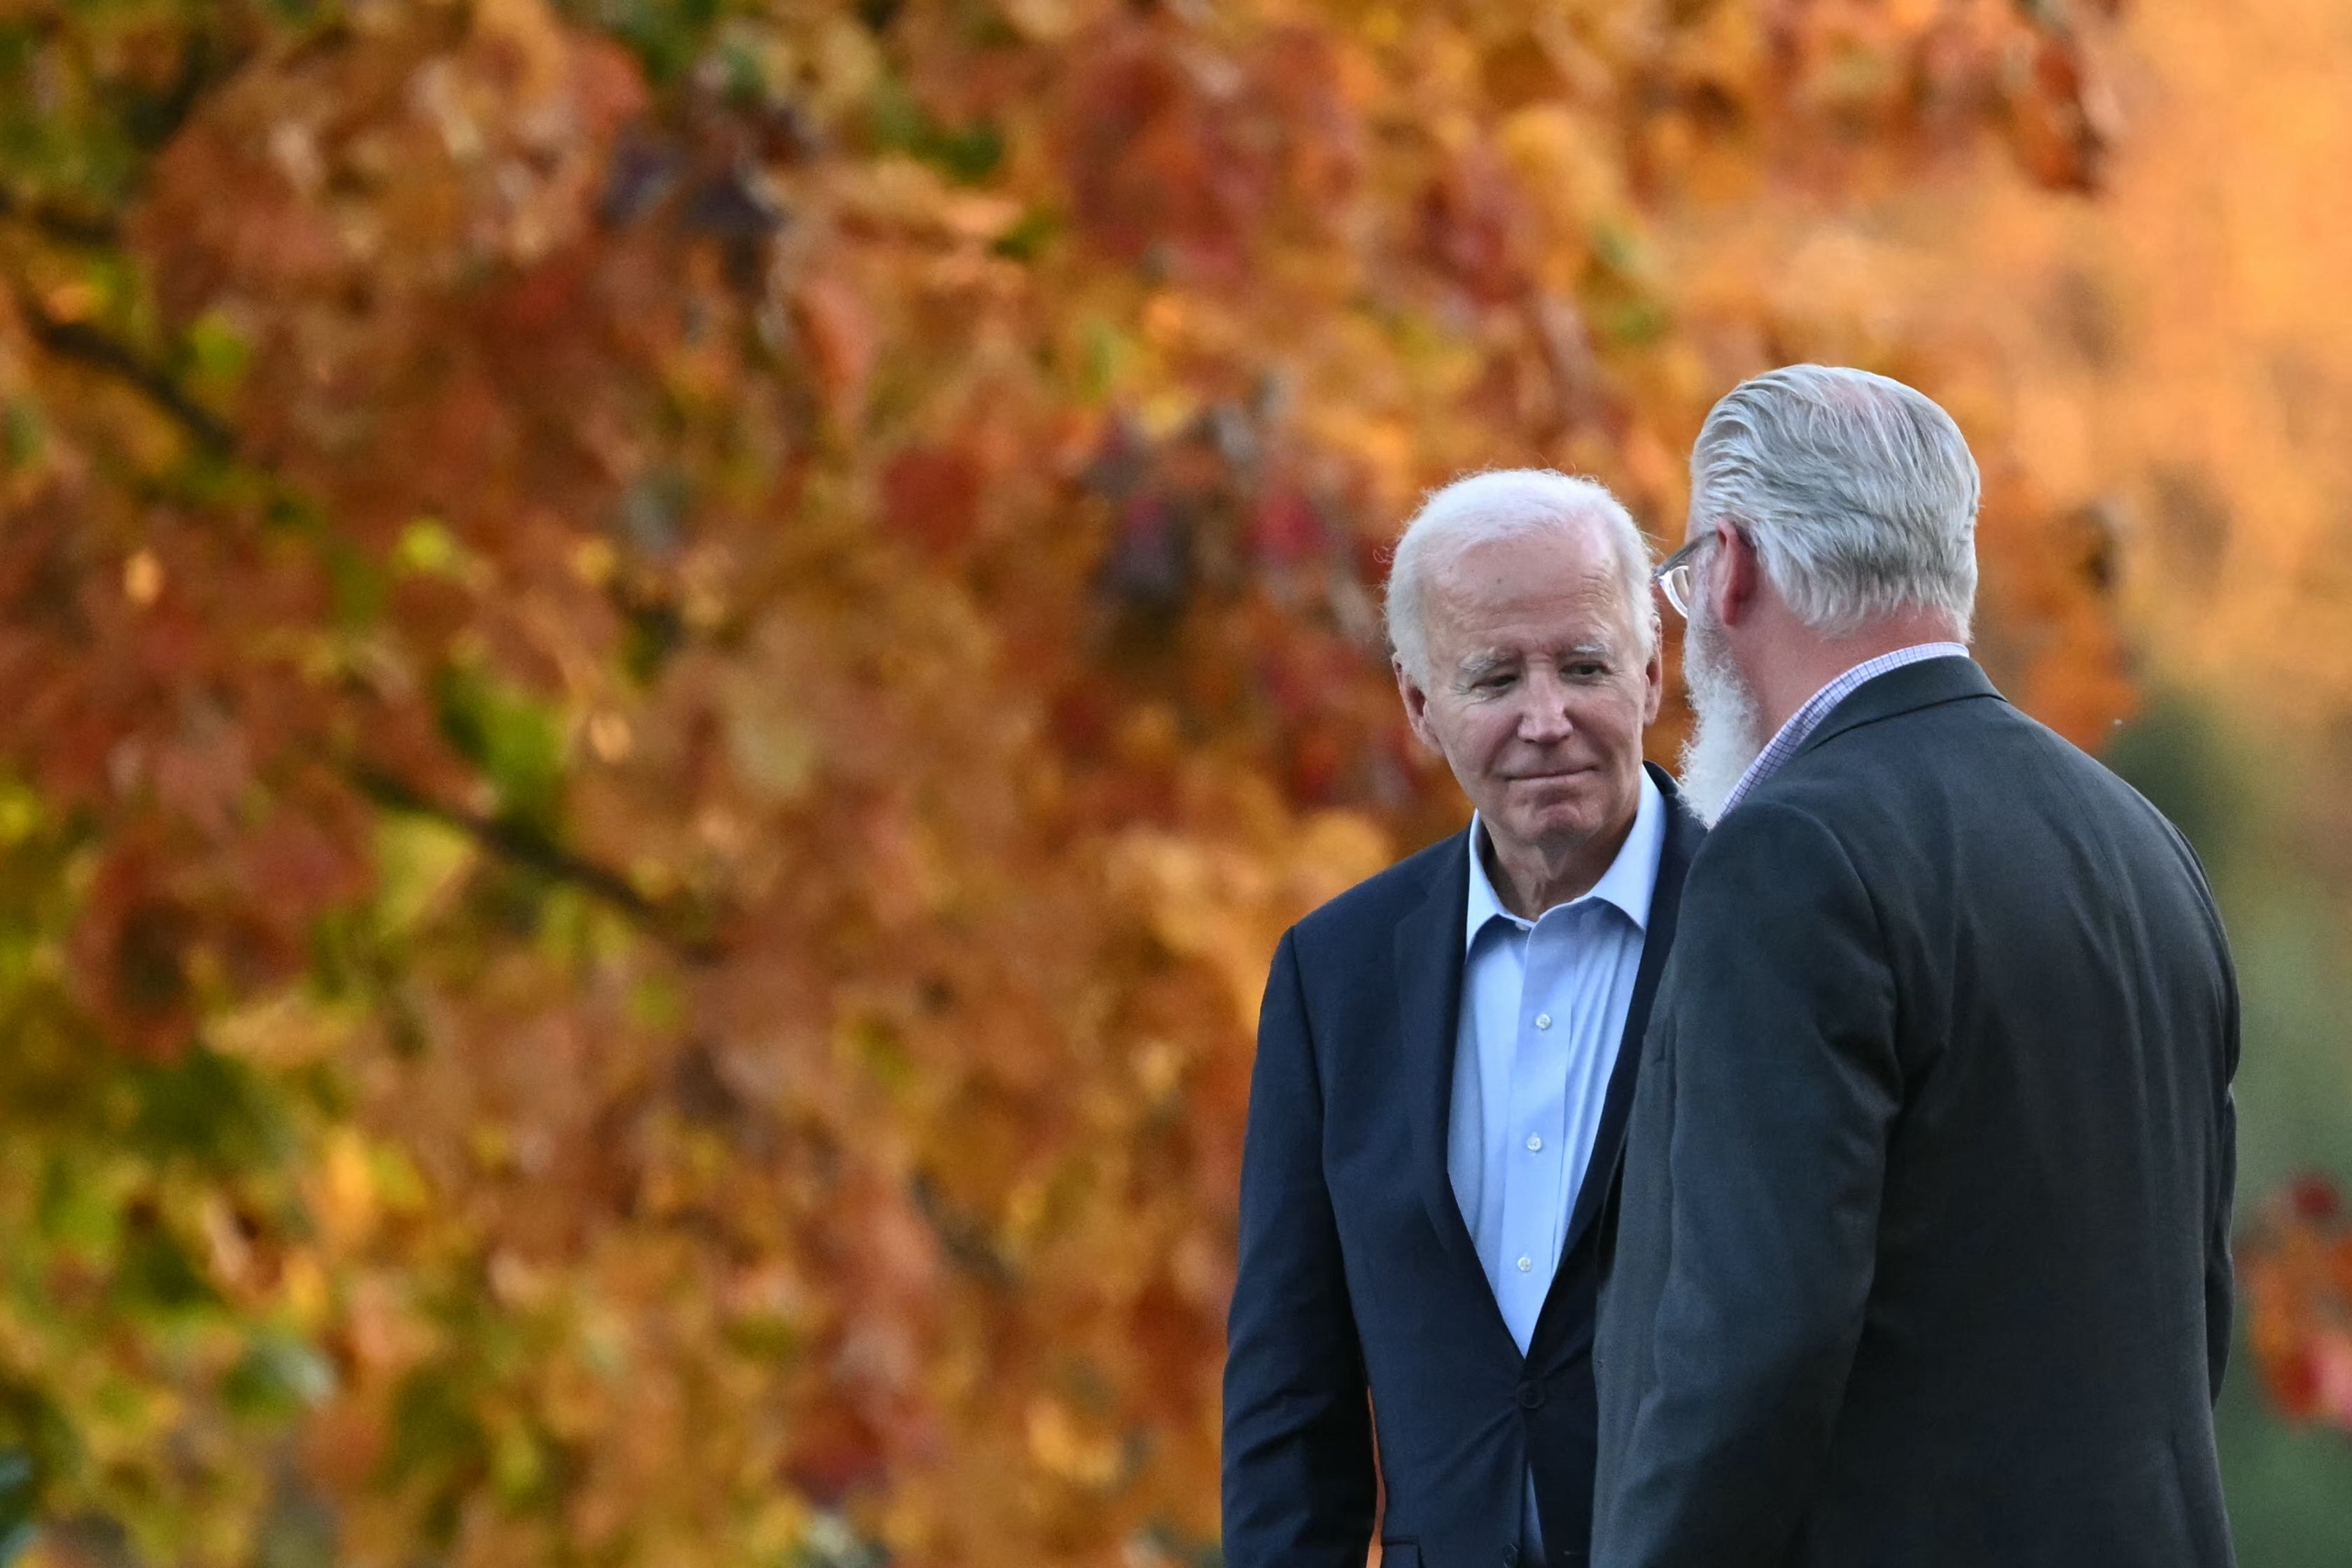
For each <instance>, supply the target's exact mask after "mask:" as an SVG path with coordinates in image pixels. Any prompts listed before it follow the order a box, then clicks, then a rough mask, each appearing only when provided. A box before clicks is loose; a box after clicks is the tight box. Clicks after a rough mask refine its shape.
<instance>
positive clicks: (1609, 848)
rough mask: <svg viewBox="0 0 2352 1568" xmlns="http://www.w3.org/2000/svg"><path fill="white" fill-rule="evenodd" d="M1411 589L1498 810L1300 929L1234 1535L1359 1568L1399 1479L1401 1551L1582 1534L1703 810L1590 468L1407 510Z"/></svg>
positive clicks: (1466, 760) (1263, 1195)
mask: <svg viewBox="0 0 2352 1568" xmlns="http://www.w3.org/2000/svg"><path fill="white" fill-rule="evenodd" d="M1388 622H1389V634H1390V640H1391V644H1392V645H1393V647H1394V649H1395V668H1396V677H1397V687H1398V690H1399V691H1400V693H1401V694H1402V698H1403V700H1404V706H1405V711H1406V713H1407V715H1408V716H1409V718H1410V719H1411V721H1412V728H1413V731H1414V733H1415V734H1416V735H1418V736H1419V737H1420V739H1421V740H1422V742H1423V743H1424V744H1426V745H1428V746H1429V747H1430V748H1431V749H1432V750H1433V751H1435V752H1438V753H1440V754H1442V755H1443V756H1444V758H1445V760H1446V763H1448V765H1449V766H1450V767H1451V768H1452V770H1453V772H1454V777H1455V779H1456V780H1457V781H1459V783H1460V784H1461V786H1462V789H1463V792H1464V794H1465V795H1468V796H1469V798H1470V801H1471V804H1472V805H1474V806H1475V816H1473V817H1472V819H1471V825H1470V826H1469V827H1468V829H1467V830H1465V831H1464V832H1462V833H1458V834H1455V835H1454V836H1453V837H1450V838H1447V839H1445V840H1444V841H1443V842H1441V843H1438V844H1436V845H1433V846H1432V847H1429V848H1427V849H1424V850H1423V851H1422V852H1421V853H1419V854H1417V855H1414V856H1412V858H1409V859H1407V860H1405V861H1403V862H1402V863H1401V864H1399V865H1397V866H1394V867H1392V868H1390V869H1389V870H1387V871H1384V872H1382V873H1381V875H1379V876H1377V877H1374V878H1372V879H1370V880H1369V881H1367V882H1364V883H1363V884H1361V885H1360V886H1359V887H1357V888H1355V889H1351V890H1350V891H1349V892H1347V893H1345V894H1343V895H1341V896H1340V897H1339V898H1338V899H1336V900H1332V901H1331V902H1330V903H1328V904H1327V905H1325V906H1324V907H1323V908H1322V909H1320V910H1316V911H1315V912H1314V913H1313V914H1311V915H1309V916H1307V918H1306V919H1305V920H1303V921H1300V922H1299V923H1298V924H1297V926H1296V927H1294V928H1293V929H1292V930H1291V931H1289V933H1288V934H1286V936H1285V937H1284V938H1283V941H1282V943H1281V946H1280V947H1279V949H1278V950H1277V951H1276V954H1275V958H1274V965H1273V973H1272V974H1271V976H1270V977H1269V979H1268V981H1267V984H1266V993H1265V1011H1264V1014H1263V1016H1262V1017H1261V1020H1260V1023H1259V1026H1258V1054H1257V1063H1256V1068H1255V1077H1254V1079H1253V1082H1252V1088H1251V1095H1250V1112H1249V1131H1248V1139H1247V1143H1246V1148H1245V1152H1244V1160H1243V1170H1242V1200H1241V1258H1240V1271H1239V1274H1238V1277H1237V1279H1236V1283H1235V1286H1234V1301H1233V1310H1232V1314H1231V1317H1230V1320H1229V1331H1228V1337H1229V1349H1228V1352H1227V1359H1226V1364H1225V1408H1224V1554H1225V1561H1226V1563H1229V1564H1231V1565H1232V1568H1361V1564H1362V1563H1363V1561H1364V1556H1365V1552H1366V1550H1367V1547H1368V1545H1369V1543H1370V1536H1371V1532H1372V1528H1373V1520H1374V1510H1375V1499H1376V1497H1377V1496H1378V1494H1379V1489H1380V1483H1381V1482H1385V1484H1386V1493H1387V1510H1386V1513H1385V1516H1384V1520H1383V1522H1382V1525H1381V1538H1382V1539H1381V1543H1382V1547H1383V1557H1384V1560H1385V1562H1386V1563H1387V1564H1388V1568H1419V1565H1420V1564H1422V1563H1432V1564H1444V1565H1446V1568H1454V1565H1456V1564H1461V1565H1468V1564H1474V1563H1475V1564H1481V1565H1490V1568H1491V1565H1495V1564H1500V1565H1501V1568H1517V1565H1519V1564H1528V1565H1530V1568H1531V1565H1533V1564H1536V1563H1559V1564H1574V1563H1583V1562H1584V1561H1585V1555H1586V1549H1587V1541H1588V1536H1589V1534H1590V1531H1591V1503H1592V1486H1593V1469H1594V1460H1595V1454H1594V1428H1595V1405H1594V1393H1593V1378H1592V1368H1591V1342H1592V1332H1593V1316H1594V1299H1595V1279H1596V1237H1597V1233H1598V1231H1599V1230H1600V1228H1601V1227H1600V1226H1598V1225H1597V1224H1596V1223H1595V1221H1596V1216H1597V1215H1598V1213H1599V1211H1600V1209H1601V1206H1602V1205H1603V1203H1604V1201H1605V1200H1606V1198H1607V1195H1608V1194H1609V1190H1610V1187H1611V1184H1612V1179H1613V1176H1614V1173H1615V1171H1616V1169H1617V1164H1618V1158H1619V1152H1620V1147H1621V1144H1622V1138H1623V1131H1624V1127H1625V1121H1626V1115H1627V1111H1628V1109H1629V1107H1630V1105H1631V1102H1632V1098H1633V1073H1634V1069H1635V1068H1636V1066H1637V1064H1638V1062H1639V1060H1640V1056H1641V1053H1640V1051H1639V1049H1638V1045H1639V1042H1640V1040H1641V1037H1642V1032H1643V1027H1644V1026H1645V1024H1646V1022H1647V1016H1648V1013H1649V1007H1650V998H1651V996H1652V994H1653V993H1654V991H1655V989H1656V986H1657V982H1658V975H1659V972H1660V969H1661V967H1662V966H1663V964H1664V958H1665V953H1666V949H1667V946H1668V944H1669V943H1670V942H1672V940H1673V936H1674V929H1675V905H1676V901H1677V900H1678V898H1679V895H1680V889H1681V885H1682V879H1683V872H1684V869H1685V867H1686V866H1688V864H1689V862H1690V859H1691V856H1692V854H1693V852H1694V851H1695V850H1696V847H1697V845H1698V841H1699V839H1700V837H1701V836H1702V829H1701V828H1700V826H1699V824H1698V822H1697V820H1696V818H1695V817H1694V816H1691V815H1690V814H1689V813H1688V812H1687V811H1685V809H1684V808H1683V807H1682V805H1680V803H1679V802H1678V800H1677V798H1676V796H1675V789H1674V785H1673V784H1671V783H1670V782H1669V780H1668V779H1667V777H1666V775H1665V774H1664V773H1661V772H1658V771H1657V770H1655V769H1652V768H1648V767H1646V766H1645V764H1644V763H1643V760H1642V734H1643V729H1644V728H1645V727H1646V726H1647V725H1648V724H1649V723H1650V722H1651V721H1653V720H1654V718H1655V717H1656V715H1657V710H1658V699H1659V692H1660V686H1661V668H1660V661H1659V651H1658V618H1657V612H1656V610H1655V608H1654V605H1653V604H1652V602H1651V589H1650V556H1649V552H1648V550H1647V547H1646V546H1645V545H1644V543H1643V540H1642V536H1641V533H1640V531H1638V530H1637V529H1636V528H1635V527H1634V525H1633V520H1632V518H1630V517H1629V516H1627V514H1626V512H1625V510H1624V509H1623V508H1622V506H1620V505H1619V504H1618V503H1617V501H1616V500H1614V498H1612V496H1611V495H1610V494H1609V492H1608V491H1607V490H1605V489H1602V488H1601V486H1599V485H1597V484H1594V483H1592V482H1591V481H1589V480H1585V479H1571V478H1569V477H1567V476H1565V475H1561V474H1556V473H1549V472H1535V471H1517V472H1503V473H1487V474H1480V475H1476V476H1475V477H1473V478H1470V479H1464V480H1461V481H1459V482H1457V483H1455V484H1453V485H1451V486H1448V487H1447V488H1445V489H1442V490H1440V491H1438V492H1437V493H1436V494H1434V495H1433V496H1432V497H1430V499H1429V500H1428V502H1427V503H1426V504H1425V505H1424V506H1423V509H1422V510H1421V511H1420V513H1419V514H1418V515H1416V516H1415V517H1414V518H1413V520H1412V521H1411V522H1410V523H1409V524H1408V525H1407V526H1406V529H1405V531H1404V534H1403V537H1402V540H1401V541H1400V542H1399V544H1398V546H1397V551H1396V559H1395V564H1394V567H1393V570H1392V572H1391V578H1390V584H1389V595H1388ZM1376 1435H1377V1444H1376V1443H1375V1436H1376ZM1376 1454H1377V1460H1376V1459H1375V1455H1376ZM1376 1465H1377V1470H1378V1474H1377V1477H1376V1475H1375V1467H1376Z"/></svg>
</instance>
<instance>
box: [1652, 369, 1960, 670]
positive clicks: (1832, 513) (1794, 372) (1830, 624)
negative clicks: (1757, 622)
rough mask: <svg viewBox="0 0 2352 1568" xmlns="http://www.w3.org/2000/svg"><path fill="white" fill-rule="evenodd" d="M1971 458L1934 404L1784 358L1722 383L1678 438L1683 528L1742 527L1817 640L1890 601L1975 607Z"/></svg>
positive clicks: (1905, 390)
mask: <svg viewBox="0 0 2352 1568" xmlns="http://www.w3.org/2000/svg"><path fill="white" fill-rule="evenodd" d="M1981 489H1982V482H1981V481H1980V480H1979V478H1978V475H1977V464H1976V459H1975V458H1973V457H1971V456H1969V444H1968V442H1967V441H1966V440H1965V439H1964V438H1962V437H1961V435H1960V427H1959V426H1958V425H1955V424H1954V423H1953V422H1952V416H1950V415H1948V414H1947V413H1945V412H1944V411H1943V409H1941V408H1940V407H1938V406H1937V405H1936V403H1935V400H1934V399H1932V398H1930V397H1928V396H1927V395H1926V394H1924V393H1921V392H1917V391H1915V390H1914V389H1913V388H1911V387H1908V386H1906V385H1904V384H1902V383H1901V382H1899V381H1895V380H1891V379H1889V378H1888V377H1886V376H1883V375H1873V374H1870V373H1869V372H1868V371H1862V370H1847V369H1843V368H1839V367H1834V366H1830V365H1818V364H1793V365H1789V366H1786V367H1784V368H1782V369H1780V370H1775V371H1769V372H1767V373H1766V374H1762V375H1759V376H1757V377H1755V378H1754V379H1753V380H1750V381H1745V382H1742V383H1740V384H1739V385H1738V386H1736V387H1734V388H1732V390H1731V391H1730V392H1729V393H1728V394H1727V395H1725V397H1724V399H1723V401H1721V402H1720V403H1717V405H1715V408H1714V410H1713V411H1712V412H1711V413H1709V414H1708V415H1707V416H1706V424H1705V425H1704V426H1700V428H1699V433H1698V441H1697V444H1696V445H1695V446H1694V447H1692V448H1691V510H1690V514H1691V522H1692V525H1693V530H1694V532H1695V533H1696V531H1697V530H1700V529H1712V528H1713V527H1715V526H1716V524H1717V523H1718V522H1729V523H1731V524H1732V525H1733V526H1734V527H1736V528H1738V530H1739V531H1740V532H1741V533H1742V534H1744V535H1746V536H1747V538H1748V541H1749V542H1750V543H1752V544H1753V545H1754V546H1755V547H1756V552H1757V554H1758V555H1759V556H1760V557H1761V558H1762V560H1763V563H1764V571H1765V573H1766V574H1767V575H1768V576H1769V577H1770V578H1771V580H1772V585H1773V586H1774V587H1775V588H1777V589H1779V590H1780V596H1781V597H1782V598H1783V599H1785V600H1786V601H1787V602H1788V605H1789V607H1790V609H1791V610H1792V611H1794V612H1795V613H1796V615H1797V617H1798V618H1799V619H1800V620H1801V621H1803V622H1804V623H1805V624H1806V625H1807V626H1811V627H1812V628H1813V629H1814V630H1816V631H1819V632H1822V633H1824V634H1826V635H1828V636H1831V637H1840V636H1843V635H1845V634H1846V633H1849V632H1852V631H1853V630H1854V629H1855V628H1856V627H1857V626H1861V625H1862V624H1863V623H1864V622H1865V621H1868V620H1871V619H1873V618H1874V617H1875V616H1883V615H1887V614H1890V613H1892V612H1895V611H1898V610H1912V609H1918V610H1940V611H1942V612H1943V613H1945V614H1946V615H1948V616H1950V617H1951V618H1952V620H1953V623H1954V625H1955V628H1956V629H1957V631H1958V634H1959V635H1960V636H1961V637H1967V635H1968V628H1969V620H1970V618H1971V617H1972V616H1974V614H1975V611H1976V598H1977V552H1976V534H1977V502H1978V500H1979V495H1980V493H1981Z"/></svg>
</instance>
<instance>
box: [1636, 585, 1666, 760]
mask: <svg viewBox="0 0 2352 1568" xmlns="http://www.w3.org/2000/svg"><path fill="white" fill-rule="evenodd" d="M1664 631H1665V628H1664V627H1663V626H1660V625H1659V624H1658V610H1657V606H1656V605H1652V606H1651V607H1650V658H1649V661H1648V662H1647V663H1646V664H1644V665H1643V667H1642V728H1643V729H1644V730H1646V729H1648V728H1649V727H1650V726H1651V725H1653V724H1654V723H1656V722H1657V721H1658V704H1659V702H1660V701H1661V700H1664V697H1665V694H1666V639H1665V636H1664Z"/></svg>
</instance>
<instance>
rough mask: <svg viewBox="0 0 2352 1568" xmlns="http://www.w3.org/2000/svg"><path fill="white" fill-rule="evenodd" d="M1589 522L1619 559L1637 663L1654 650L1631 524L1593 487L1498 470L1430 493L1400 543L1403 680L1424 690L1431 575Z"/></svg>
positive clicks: (1547, 472) (1396, 565) (1395, 590)
mask: <svg viewBox="0 0 2352 1568" xmlns="http://www.w3.org/2000/svg"><path fill="white" fill-rule="evenodd" d="M1587 520H1590V521H1597V522H1599V523H1600V524H1601V530H1602V531H1603V532H1604V533H1606V534H1607V535H1608V536H1609V542H1610V543H1611V545H1612V547H1613V550H1614V553H1615V554H1616V557H1617V563H1616V564H1617V575H1618V584H1619V588H1620V590H1621V591H1622V594H1623V595H1624V599H1625V613H1626V616H1627V618H1628V619H1630V620H1631V621H1632V622H1633V628H1634V633H1633V635H1634V636H1635V637H1636V638H1637V639H1639V643H1640V649H1641V654H1642V657H1643V658H1644V659H1646V658H1649V656H1650V654H1651V653H1652V652H1653V651H1654V649H1655V648H1656V647H1657V646H1658V609H1657V606H1656V605H1654V604H1653V603H1652V602H1651V596H1650V566H1651V558H1650V546H1649V542H1647V541H1646V540H1644V539H1643V537H1642V531H1641V529H1640V528H1639V527H1638V526H1636V525H1635V523H1634V521H1633V514H1632V513H1631V512H1628V511H1627V510H1625V509H1624V507H1623V506H1622V505H1621V504H1620V503H1619V502H1618V500H1617V498H1616V497H1615V496H1613V495H1611V494H1610V493H1609V489H1608V487H1607V486H1605V485H1603V484H1601V483H1600V482H1599V481H1598V480H1594V479H1581V478H1579V477H1577V476H1575V475H1571V474H1562V473H1557V472H1555V471H1553V470H1552V469H1550V468H1496V469H1493V470H1490V471H1489V472H1486V473H1483V474H1471V475H1468V476H1466V477H1465V478H1463V479H1456V480H1454V482H1453V483H1452V484H1450V485H1447V486H1446V487H1444V489H1439V490H1433V491H1432V492H1431V493H1430V494H1429V496H1428V497H1427V499H1425V500H1423V502H1422V503H1421V510H1419V511H1417V512H1415V513H1413V515H1412V521H1410V522H1408V523H1406V524H1405V525H1404V532H1403V533H1402V534H1401V535H1399V536H1398V539H1397V543H1396V552H1395V554H1394V556H1393V558H1392V560H1391V563H1390V566H1389V589H1388V606H1387V607H1388V631H1389V646H1390V647H1391V648H1392V649H1394V650H1395V653H1396V657H1397V660H1398V662H1399V663H1401V664H1402V665H1403V666H1404V669H1405V673H1406V674H1407V675H1410V676H1412V678H1413V679H1415V680H1417V681H1420V682H1422V683H1423V684H1424V685H1426V684H1427V683H1428V682H1429V681H1430V680H1431V679H1432V678H1433V674H1434V672H1433V671H1432V670H1431V668H1429V626H1428V621H1427V619H1426V613H1427V612H1426V610H1425V608H1424V606H1423V599H1424V597H1425V596H1426V594H1427V589H1428V585H1429V574H1430V573H1431V572H1433V570H1435V569H1436V568H1437V567H1439V566H1442V565H1443V564H1444V563H1446V562H1449V561H1452V560H1454V559H1455V558H1456V557H1458V556H1460V555H1461V554H1462V552H1464V551H1465V550H1467V549H1469V548H1470V547H1471V546H1472V545H1474V544H1481V543H1484V542H1486V541H1488V540H1494V539H1507V538H1514V537H1518V536H1522V535H1526V534H1530V533H1547V532H1549V533H1559V534H1563V535H1564V534H1568V533H1570V532H1571V531H1573V529H1574V527H1575V525H1577V524H1579V523H1580V522H1583V521H1587Z"/></svg>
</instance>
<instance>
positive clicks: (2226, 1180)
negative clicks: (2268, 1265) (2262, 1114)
mask: <svg viewBox="0 0 2352 1568" xmlns="http://www.w3.org/2000/svg"><path fill="white" fill-rule="evenodd" d="M2222 963H2223V965H2224V974H2225V976H2226V977H2227V979H2228V981H2229V985H2228V988H2227V999H2226V1002H2225V1006H2226V1007H2227V1009H2228V1016H2227V1017H2226V1019H2225V1020H2224V1023H2223V1031H2224V1033H2223V1038H2224V1042H2225V1043H2224V1046H2223V1047H2222V1062H2221V1097H2220V1099H2219V1100H2218V1101H2217V1103H2216V1115H2217V1123H2218V1124H2217V1126H2216V1129H2215V1134H2216V1142H2215V1147H2214V1162H2213V1170H2214V1182H2213V1194H2214V1195H2213V1209H2212V1214H2211V1216H2210V1219H2209V1221H2208V1223H2207V1227H2206V1234H2205V1370H2206V1377H2207V1382H2208V1384H2210V1390H2211V1394H2212V1397H2213V1399H2214V1401H2215V1402H2216V1403H2219V1402H2220V1400H2221V1379H2222V1376H2223V1374H2225V1373H2227V1372H2228V1371H2229V1370H2230V1331H2231V1307H2232V1305H2233V1299H2234V1292H2235V1284H2236V1275H2235V1270H2234V1268H2232V1266H2231V1258H2230V1211H2231V1204H2232V1203H2233V1202H2234V1201H2235V1198H2236V1192H2237V1184H2238V1101H2237V1096H2236V1092H2235V1090H2233V1089H2231V1079H2235V1078H2236V1077H2237V1073H2238V1027H2239V1026H2238V980H2237V975H2236V973H2234V972H2233V971H2231V970H2230V969H2229V967H2228V965H2229V959H2228V955H2227V953H2226V952H2224V955H2223V959H2222Z"/></svg>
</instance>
